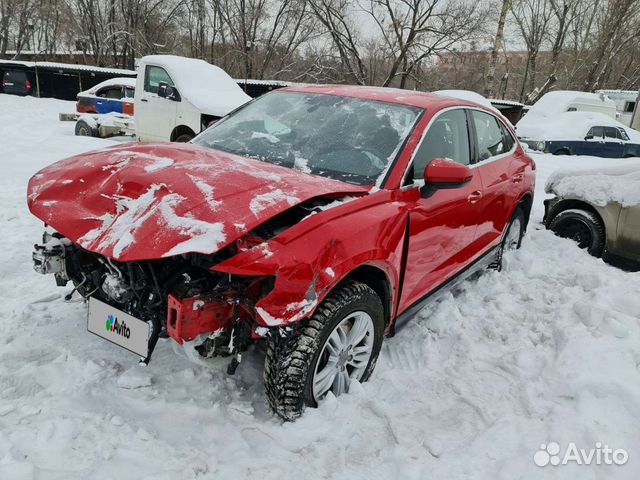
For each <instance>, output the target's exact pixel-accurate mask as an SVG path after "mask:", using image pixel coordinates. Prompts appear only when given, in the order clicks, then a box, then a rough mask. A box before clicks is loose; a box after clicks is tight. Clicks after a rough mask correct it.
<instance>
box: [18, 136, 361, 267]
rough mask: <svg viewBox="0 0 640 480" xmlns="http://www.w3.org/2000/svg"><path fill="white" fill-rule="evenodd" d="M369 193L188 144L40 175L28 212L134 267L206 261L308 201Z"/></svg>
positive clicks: (143, 149)
mask: <svg viewBox="0 0 640 480" xmlns="http://www.w3.org/2000/svg"><path fill="white" fill-rule="evenodd" d="M367 190H368V189H367V188H366V187H360V186H355V185H350V184H348V183H344V182H340V181H337V180H331V179H327V178H323V177H319V176H315V175H308V174H305V173H301V172H299V171H296V170H293V169H289V168H285V167H279V166H276V165H272V164H269V163H266V162H261V161H258V160H252V159H247V158H244V157H238V156H235V155H231V154H227V153H224V152H220V151H216V150H211V149H207V148H204V147H199V146H196V145H191V144H144V145H140V144H129V145H123V146H119V147H115V148H108V149H104V150H98V151H95V152H90V153H87V154H83V155H78V156H75V157H71V158H69V159H66V160H62V161H60V162H57V163H55V164H53V165H51V166H49V167H46V168H44V169H43V170H41V171H40V172H38V173H37V174H36V175H34V176H33V177H32V178H31V180H30V181H29V187H28V205H29V209H30V210H31V212H32V213H33V214H34V215H35V216H36V217H38V218H40V219H41V220H42V221H44V222H45V223H47V224H49V225H50V226H51V227H53V228H54V229H56V230H57V231H58V232H60V233H61V234H63V235H64V236H65V237H67V238H69V239H70V240H71V241H72V242H74V243H77V244H79V245H80V246H82V247H83V248H85V249H87V250H89V251H92V252H95V253H98V254H100V255H104V256H106V257H109V258H113V259H115V260H119V261H134V260H147V259H157V258H162V257H168V256H173V255H179V254H183V253H189V252H198V253H203V254H211V253H214V252H216V251H218V250H220V249H222V248H224V247H225V246H227V245H229V244H230V243H232V242H234V241H235V240H236V239H238V238H240V237H241V236H242V235H244V234H245V233H247V232H249V231H251V230H252V229H254V228H255V227H257V226H258V225H260V224H262V223H263V222H265V221H266V220H268V219H269V218H271V217H273V216H274V215H277V214H278V213H281V212H283V211H285V210H287V209H289V208H291V207H292V206H294V205H298V204H300V203H302V202H305V201H307V200H309V199H311V198H314V197H322V196H333V195H337V196H342V195H346V194H354V193H356V194H357V193H364V192H366V191H367Z"/></svg>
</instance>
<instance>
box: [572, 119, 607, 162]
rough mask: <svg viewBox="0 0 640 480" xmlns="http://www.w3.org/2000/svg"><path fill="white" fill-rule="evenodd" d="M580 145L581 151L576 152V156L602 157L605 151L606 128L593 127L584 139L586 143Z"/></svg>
mask: <svg viewBox="0 0 640 480" xmlns="http://www.w3.org/2000/svg"><path fill="white" fill-rule="evenodd" d="M580 145H581V147H580V149H579V150H577V151H576V152H574V153H575V154H576V155H593V156H594V157H600V156H602V153H603V151H604V127H602V126H599V125H596V126H593V127H591V128H590V129H589V131H588V132H587V135H586V136H585V137H584V142H583V143H581V144H580Z"/></svg>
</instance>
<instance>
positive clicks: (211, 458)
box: [0, 95, 640, 480]
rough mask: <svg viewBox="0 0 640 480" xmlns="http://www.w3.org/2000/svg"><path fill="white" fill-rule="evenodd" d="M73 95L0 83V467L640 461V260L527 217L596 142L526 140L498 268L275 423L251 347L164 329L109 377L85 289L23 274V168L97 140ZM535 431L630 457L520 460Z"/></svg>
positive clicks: (24, 475)
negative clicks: (598, 248)
mask: <svg viewBox="0 0 640 480" xmlns="http://www.w3.org/2000/svg"><path fill="white" fill-rule="evenodd" d="M72 107H73V103H72V102H60V101H56V100H48V99H41V100H39V99H34V98H30V97H26V98H20V97H12V96H7V95H0V142H2V143H1V144H2V147H3V153H4V156H3V158H4V159H5V160H4V171H3V176H2V177H0V222H1V224H2V225H3V227H4V229H3V233H4V234H3V247H4V248H3V249H2V250H0V269H1V270H0V271H1V273H2V275H0V305H1V307H0V479H2V480H6V479H12V478H17V479H20V480H23V479H31V478H33V479H36V480H40V479H46V480H49V479H52V480H57V479H60V480H62V479H64V480H86V479H96V480H98V479H99V480H102V479H109V478H113V479H119V480H129V479H131V480H133V479H135V480H140V479H145V478H146V479H167V480H176V479H177V480H181V479H184V480H193V479H199V480H213V479H216V480H217V479H228V478H233V479H254V478H263V479H300V478H305V479H316V478H317V479H320V478H322V479H325V478H327V479H349V480H351V479H363V480H365V479H366V480H372V479H374V480H376V479H380V480H387V479H411V480H422V479H426V478H429V479H443V480H445V479H446V480H454V479H474V480H475V479H480V480H482V479H491V480H493V479H505V480H513V479H516V478H517V479H525V480H539V479H542V480H545V479H562V480H565V479H567V480H568V479H577V478H580V479H581V480H600V479H607V480H609V479H614V480H618V479H629V480H631V479H634V480H635V479H636V478H638V473H639V472H640V463H639V462H640V436H639V435H638V432H640V367H639V365H640V326H639V323H640V322H639V320H640V319H639V312H640V298H639V296H638V291H640V274H639V273H628V272H624V271H621V270H618V269H616V268H613V267H611V266H608V265H606V264H605V263H603V262H602V261H601V260H598V259H595V258H592V257H590V256H589V255H587V254H586V253H585V252H583V251H581V250H579V249H577V248H576V247H575V245H574V244H573V243H572V242H571V241H569V240H565V239H560V238H557V237H555V236H553V235H552V234H550V233H549V232H548V231H546V230H543V229H541V227H540V225H539V222H540V220H541V217H542V214H543V205H542V200H543V199H544V197H545V193H544V185H545V181H546V179H547V178H548V177H549V176H550V175H551V174H552V173H553V172H554V171H556V170H558V169H567V168H576V167H580V168H582V167H584V166H590V167H602V166H604V165H610V164H611V160H610V159H598V158H592V157H553V156H550V155H542V154H540V155H534V158H535V160H536V163H537V166H538V183H537V191H536V198H535V202H534V207H533V213H532V220H531V224H530V226H529V231H528V234H527V237H526V238H525V239H524V243H523V247H522V249H521V250H519V251H517V252H513V253H509V254H508V255H507V257H506V259H505V268H504V270H503V271H502V272H500V273H496V272H488V273H486V274H485V275H482V276H481V277H479V278H477V279H475V280H471V281H467V282H465V283H463V284H462V285H461V286H460V287H459V288H457V289H456V290H455V291H453V292H449V293H446V294H443V295H442V296H441V297H440V299H439V301H437V302H434V303H433V304H431V305H430V306H429V307H428V308H427V309H425V310H423V311H422V312H421V313H420V314H419V315H417V316H416V318H414V319H413V320H412V321H411V322H410V323H409V324H408V325H407V327H405V329H403V330H400V331H399V332H398V333H397V334H396V336H395V337H393V338H387V339H385V341H384V343H383V349H382V353H381V356H380V358H379V360H378V365H377V367H376V371H375V372H374V374H373V376H372V378H371V379H370V381H369V382H367V383H365V384H363V385H362V386H361V387H360V388H357V386H356V385H354V387H353V388H352V391H351V393H350V394H348V395H345V396H342V397H340V398H339V399H335V398H330V399H329V400H328V401H327V402H324V403H323V404H322V405H321V406H320V408H318V409H309V410H307V412H306V414H305V415H304V417H302V418H301V419H300V420H298V421H297V422H295V423H290V424H283V423H282V422H281V421H280V420H278V419H277V418H276V417H274V416H273V415H272V414H271V413H270V412H269V411H268V409H267V408H266V407H265V399H264V394H263V391H262V363H263V355H264V354H263V353H262V351H261V349H253V350H251V351H249V352H247V353H246V354H245V355H243V361H242V364H241V366H240V367H239V368H238V371H237V373H236V375H235V376H231V377H230V376H227V375H226V373H225V371H226V367H227V362H228V361H227V360H224V359H221V360H216V361H212V362H209V365H208V366H204V365H200V364H194V363H192V362H190V361H189V360H187V359H186V358H185V357H184V356H181V355H177V354H176V353H175V352H174V348H173V343H172V342H171V341H170V340H163V339H161V340H160V342H159V344H158V348H157V349H156V351H155V353H154V359H153V361H152V362H151V363H150V364H149V366H148V367H146V369H144V370H143V373H144V375H148V377H146V378H148V379H150V385H140V386H139V387H138V388H125V387H123V386H122V385H123V384H128V385H136V380H133V379H127V377H128V376H130V375H133V370H132V369H133V368H136V367H137V362H138V357H137V356H135V355H132V354H130V353H129V352H126V351H124V350H122V349H120V348H118V347H117V346H115V345H112V344H110V343H108V342H105V341H104V340H102V339H100V338H98V337H96V336H93V335H91V334H89V333H87V331H86V307H85V305H83V304H82V303H66V302H63V301H62V300H61V298H60V293H61V292H64V291H65V290H64V289H60V288H58V287H56V286H55V285H54V282H53V281H52V278H51V277H45V276H40V275H38V274H36V273H35V272H33V270H32V266H31V251H30V245H32V244H33V243H34V242H36V241H37V240H38V239H39V238H40V235H41V233H42V223H41V222H39V221H38V220H37V219H35V218H34V217H32V216H31V215H30V214H29V212H28V210H27V208H26V201H25V198H24V197H25V185H26V183H27V180H28V179H29V177H30V176H31V175H33V173H35V172H36V171H38V170H39V169H40V168H42V167H43V166H45V165H48V164H51V163H53V162H54V161H56V160H59V159H60V158H63V157H67V156H70V155H73V154H77V153H80V152H82V151H87V150H91V149H95V148H101V147H106V146H108V145H112V144H113V143H112V142H111V141H110V140H100V139H95V138H90V137H75V136H74V135H73V125H72V124H68V123H60V122H58V120H57V114H58V112H59V111H64V110H66V109H69V108H72ZM25 132H27V134H25ZM620 162H622V161H620ZM68 290H70V287H69V288H68V289H67V291H68ZM123 377H124V380H123V379H122V378H123ZM129 380H130V381H129ZM145 383H148V382H147V380H145V379H140V380H139V381H138V384H145ZM549 441H556V442H558V443H560V445H561V446H562V448H565V447H566V445H567V444H568V443H569V442H574V443H575V444H576V445H577V446H578V447H579V448H585V449H589V448H594V445H595V444H596V442H601V443H603V444H604V443H606V444H607V445H609V446H610V447H612V448H624V449H626V450H627V451H628V452H629V461H628V463H627V464H626V465H624V466H621V467H618V466H607V465H601V466H593V465H592V466H578V465H569V466H557V467H552V466H547V467H544V468H540V467H536V466H535V464H534V463H533V456H534V454H535V453H536V452H537V451H538V449H539V447H540V444H542V443H547V442H549Z"/></svg>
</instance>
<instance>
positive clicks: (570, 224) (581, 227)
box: [549, 208, 606, 257]
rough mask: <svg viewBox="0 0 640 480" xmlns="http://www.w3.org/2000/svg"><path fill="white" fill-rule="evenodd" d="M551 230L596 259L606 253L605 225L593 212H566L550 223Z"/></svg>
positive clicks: (573, 209)
mask: <svg viewBox="0 0 640 480" xmlns="http://www.w3.org/2000/svg"><path fill="white" fill-rule="evenodd" d="M549 230H551V231H552V232H553V233H555V234H556V235H557V236H559V237H562V238H570V239H572V240H574V241H575V242H576V243H577V244H578V247H580V248H583V249H586V250H587V252H589V254H590V255H593V256H594V257H600V256H602V252H604V247H605V244H606V235H605V229H604V223H602V220H601V219H600V217H599V216H598V215H596V214H595V213H593V212H589V211H587V210H581V209H578V208H570V209H568V210H564V211H562V212H560V213H559V214H557V215H556V216H555V217H553V219H552V220H551V222H549Z"/></svg>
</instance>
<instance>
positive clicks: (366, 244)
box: [212, 190, 408, 327]
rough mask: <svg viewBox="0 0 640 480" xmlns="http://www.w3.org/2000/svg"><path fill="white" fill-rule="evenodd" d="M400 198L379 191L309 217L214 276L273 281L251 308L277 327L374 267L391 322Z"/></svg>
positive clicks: (402, 211) (399, 251) (402, 230)
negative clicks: (384, 285)
mask: <svg viewBox="0 0 640 480" xmlns="http://www.w3.org/2000/svg"><path fill="white" fill-rule="evenodd" d="M401 194H402V192H398V191H396V192H392V191H385V190H381V191H378V192H375V193H372V194H370V195H368V196H366V197H364V198H360V199H359V201H358V202H353V204H350V203H349V202H346V203H344V204H342V205H340V206H338V207H334V208H332V209H330V210H327V211H324V212H321V213H319V214H315V215H312V216H311V217H309V218H307V219H305V220H304V221H302V222H300V223H299V224H297V225H295V226H292V227H290V228H289V229H288V230H286V231H285V232H283V233H281V234H280V235H279V236H277V237H275V238H274V239H272V240H271V241H269V242H266V243H263V244H261V245H259V246H257V247H255V248H253V249H251V250H249V251H246V252H243V253H240V254H238V255H236V256H234V257H233V258H231V259H229V260H227V261H225V262H223V263H220V264H218V265H216V266H214V267H212V270H215V271H218V272H224V273H229V274H235V275H243V276H259V275H264V276H274V277H275V285H274V287H273V289H272V290H271V291H270V292H269V293H268V294H267V295H266V296H264V297H263V298H261V299H260V300H259V301H258V302H257V303H256V306H255V307H256V316H257V321H258V322H259V323H261V324H262V325H264V326H267V327H277V326H283V325H287V324H290V323H293V322H297V321H300V320H302V319H303V318H307V317H310V316H311V315H312V314H313V312H314V311H315V309H316V307H317V306H318V304H320V303H321V302H322V300H323V299H324V297H325V296H326V295H327V294H328V293H329V292H330V291H331V290H332V289H333V288H334V287H335V286H336V285H337V284H338V283H339V282H340V281H341V280H343V279H344V278H345V277H347V276H348V275H349V274H350V273H351V272H353V271H354V270H356V269H357V268H358V267H361V266H363V265H367V266H372V267H375V268H378V269H379V270H381V271H382V272H384V274H385V276H386V277H387V281H388V283H389V285H388V286H389V292H390V297H391V298H390V299H389V301H390V302H389V303H390V305H388V307H389V308H388V311H389V312H390V314H391V318H393V316H394V314H395V305H396V304H397V302H396V300H397V296H398V293H399V292H398V287H399V284H400V282H399V278H400V270H401V264H402V256H403V245H404V239H405V234H406V225H407V216H408V213H407V207H406V204H405V203H404V202H402V201H397V198H396V197H399V196H400V195H401ZM356 215H357V219H358V221H357V222H356V221H354V218H355V217H356ZM310 239H312V241H310Z"/></svg>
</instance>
